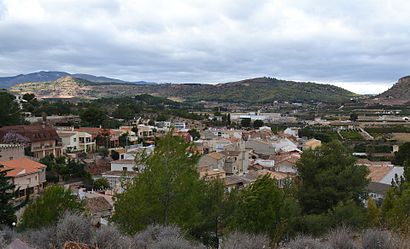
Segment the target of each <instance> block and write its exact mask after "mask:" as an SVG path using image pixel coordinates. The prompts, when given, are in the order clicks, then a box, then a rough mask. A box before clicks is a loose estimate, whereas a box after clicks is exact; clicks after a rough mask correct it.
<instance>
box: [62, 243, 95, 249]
mask: <svg viewBox="0 0 410 249" xmlns="http://www.w3.org/2000/svg"><path fill="white" fill-rule="evenodd" d="M63 249H95V247H93V246H89V245H87V244H82V243H77V242H66V243H65V244H64V246H63Z"/></svg>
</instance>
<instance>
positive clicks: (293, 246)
mask: <svg viewBox="0 0 410 249" xmlns="http://www.w3.org/2000/svg"><path fill="white" fill-rule="evenodd" d="M286 248H287V249H328V248H329V247H328V246H326V244H325V243H321V242H320V241H318V240H317V239H314V238H312V237H308V236H298V237H296V238H295V239H294V240H292V241H291V242H289V244H288V245H287V246H286Z"/></svg>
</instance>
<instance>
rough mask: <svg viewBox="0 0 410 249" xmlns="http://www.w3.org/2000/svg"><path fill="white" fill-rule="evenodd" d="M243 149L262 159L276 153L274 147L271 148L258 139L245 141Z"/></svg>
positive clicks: (268, 144)
mask: <svg viewBox="0 0 410 249" xmlns="http://www.w3.org/2000/svg"><path fill="white" fill-rule="evenodd" d="M245 148H246V149H249V150H252V151H253V153H254V154H256V155H258V157H260V158H263V159H268V158H269V156H271V155H274V154H275V153H276V150H275V147H273V146H272V144H271V143H269V142H267V141H264V140H260V139H250V140H248V141H246V145H245Z"/></svg>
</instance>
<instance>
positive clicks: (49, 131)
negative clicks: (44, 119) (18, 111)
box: [0, 125, 62, 159]
mask: <svg viewBox="0 0 410 249" xmlns="http://www.w3.org/2000/svg"><path fill="white" fill-rule="evenodd" d="M17 136H18V137H19V138H18V140H24V141H23V142H20V141H18V140H17V141H16V140H14V138H15V137H17ZM0 138H1V139H2V141H3V143H6V144H17V143H20V144H22V143H24V144H25V146H27V148H28V150H29V151H28V152H27V153H28V154H30V155H31V156H33V157H35V158H38V159H41V158H43V157H45V156H46V155H50V154H52V155H54V156H55V157H59V156H61V155H62V143H61V140H60V137H59V136H58V134H57V132H56V130H55V129H54V128H52V127H50V126H46V125H13V126H4V127H1V128H0Z"/></svg>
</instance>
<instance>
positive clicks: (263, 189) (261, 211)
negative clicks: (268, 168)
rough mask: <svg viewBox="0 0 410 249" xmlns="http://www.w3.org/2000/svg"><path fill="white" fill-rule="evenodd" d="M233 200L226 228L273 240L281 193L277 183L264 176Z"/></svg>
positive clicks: (277, 222) (277, 221) (277, 220)
mask: <svg viewBox="0 0 410 249" xmlns="http://www.w3.org/2000/svg"><path fill="white" fill-rule="evenodd" d="M236 194H238V196H237V197H235V198H234V202H236V203H235V204H234V205H235V207H234V210H233V213H232V214H231V217H230V218H229V223H228V226H229V227H230V229H232V230H239V231H243V232H248V233H252V234H258V233H261V234H267V235H269V236H270V237H271V238H274V237H275V235H276V233H277V232H278V228H279V226H278V225H279V222H280V209H281V206H282V201H283V197H284V195H283V192H282V191H281V190H280V189H279V188H278V186H277V182H276V181H275V180H273V179H271V178H270V177H269V176H268V175H265V176H263V177H261V178H259V179H258V180H256V182H254V183H253V184H252V185H251V186H249V187H247V188H245V189H243V190H241V191H240V192H238V193H236Z"/></svg>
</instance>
